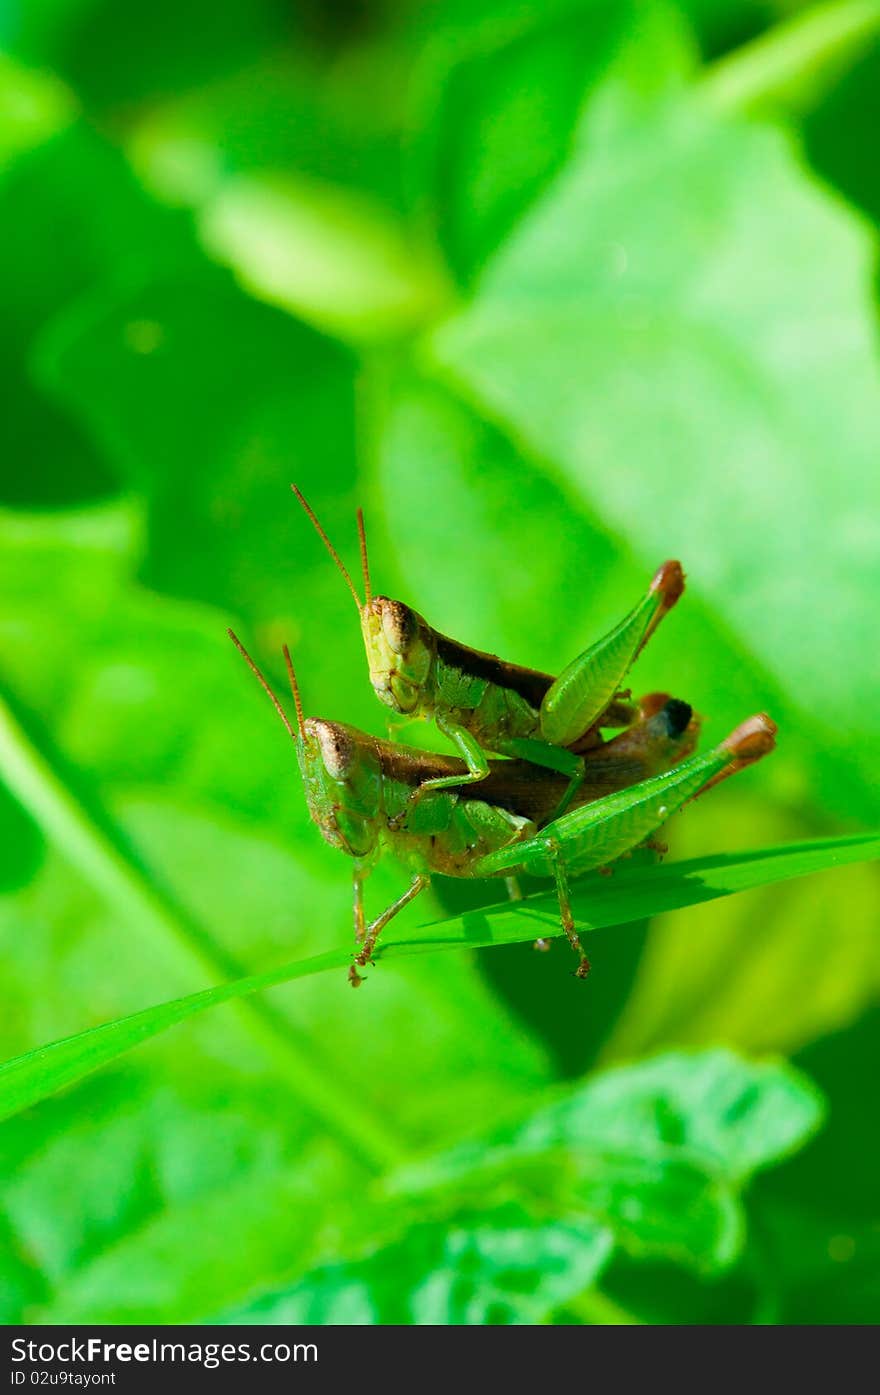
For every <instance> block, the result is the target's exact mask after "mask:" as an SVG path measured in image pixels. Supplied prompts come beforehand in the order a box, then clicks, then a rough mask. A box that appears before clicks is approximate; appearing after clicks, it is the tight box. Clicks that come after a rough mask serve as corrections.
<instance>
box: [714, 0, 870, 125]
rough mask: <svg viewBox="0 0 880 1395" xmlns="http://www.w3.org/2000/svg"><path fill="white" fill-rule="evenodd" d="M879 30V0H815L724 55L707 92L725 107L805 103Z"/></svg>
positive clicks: (741, 108) (748, 108)
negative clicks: (817, 0) (823, 0)
mask: <svg viewBox="0 0 880 1395" xmlns="http://www.w3.org/2000/svg"><path fill="white" fill-rule="evenodd" d="M878 32H880V3H878V0H843V3H838V4H826V5H816V6H815V7H814V8H812V9H810V10H807V11H806V12H805V13H803V14H797V15H794V16H793V17H792V18H791V19H788V20H785V21H783V22H782V23H781V24H778V25H776V26H775V27H774V28H773V29H770V30H769V31H768V32H767V33H766V34H761V35H760V36H759V37H758V38H757V39H753V40H752V42H751V43H748V44H744V45H743V47H742V48H740V49H736V50H735V51H734V52H733V53H731V54H729V55H728V56H727V57H725V58H722V59H720V60H719V61H718V62H717V63H715V64H714V65H713V66H712V67H711V68H709V70H708V72H707V73H706V76H705V78H704V79H703V83H702V87H703V91H704V92H705V93H706V95H707V96H708V98H709V99H710V101H711V102H712V103H713V105H714V106H715V107H717V108H718V109H719V110H721V111H725V112H750V111H753V110H754V109H755V108H758V107H762V106H765V105H767V104H768V103H772V104H776V105H780V104H781V105H784V106H787V107H789V108H798V107H803V106H804V105H805V104H807V103H809V102H810V101H811V100H815V98H816V93H817V89H818V90H821V88H822V87H823V86H824V85H826V84H828V83H830V82H833V81H834V79H835V77H836V76H837V75H838V74H839V72H840V71H841V70H842V69H845V67H846V65H847V64H848V63H851V62H853V61H854V60H855V59H856V58H857V57H858V56H859V55H860V53H861V52H862V50H863V49H865V48H866V47H867V45H868V44H869V43H870V41H871V39H872V38H873V37H874V35H875V34H877V33H878Z"/></svg>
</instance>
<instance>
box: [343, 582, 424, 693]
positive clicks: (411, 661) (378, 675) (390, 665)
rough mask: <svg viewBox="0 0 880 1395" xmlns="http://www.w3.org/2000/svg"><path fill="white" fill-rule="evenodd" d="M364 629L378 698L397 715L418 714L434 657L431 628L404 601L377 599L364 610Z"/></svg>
mask: <svg viewBox="0 0 880 1395" xmlns="http://www.w3.org/2000/svg"><path fill="white" fill-rule="evenodd" d="M361 630H362V632H363V636H364V647H365V649H366V651H367V662H368V664H369V666H370V682H371V683H372V685H373V689H374V690H375V693H376V696H377V697H378V698H379V699H380V701H381V702H384V703H385V705H386V707H391V708H393V709H394V711H395V712H401V713H413V712H417V711H418V709H419V708H420V706H421V704H422V702H423V700H424V696H425V693H424V688H425V684H426V681H427V679H428V675H429V673H430V671H431V663H432V660H433V658H434V643H433V631H432V630H431V628H430V626H429V625H428V624H426V622H425V621H424V620H423V619H422V617H421V615H419V614H418V613H417V612H416V611H415V610H412V609H411V608H410V607H409V606H408V605H404V604H403V602H402V601H393V600H391V599H390V598H389V597H388V596H374V597H373V598H372V599H371V600H369V601H367V602H366V603H365V605H364V606H363V607H362V609H361Z"/></svg>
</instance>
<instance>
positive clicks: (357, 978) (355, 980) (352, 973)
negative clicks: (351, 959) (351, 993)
mask: <svg viewBox="0 0 880 1395" xmlns="http://www.w3.org/2000/svg"><path fill="white" fill-rule="evenodd" d="M348 981H349V983H350V984H351V986H352V988H360V986H361V984H362V983H363V981H364V980H363V977H362V975H361V974H359V973H358V971H357V969H356V968H355V966H354V964H352V965H351V966H350V967H349V970H348Z"/></svg>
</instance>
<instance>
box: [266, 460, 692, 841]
mask: <svg viewBox="0 0 880 1395" xmlns="http://www.w3.org/2000/svg"><path fill="white" fill-rule="evenodd" d="M291 489H292V490H293V492H294V494H295V495H296V497H297V499H298V500H299V502H300V504H301V505H302V507H303V509H304V510H305V512H306V514H307V515H308V517H309V519H310V520H311V522H312V524H313V525H314V527H315V530H316V531H317V533H318V536H319V537H320V538H321V541H322V542H323V543H324V546H325V547H326V548H327V551H328V552H329V553H330V556H331V557H332V558H333V561H334V562H335V564H336V566H337V567H338V569H339V571H340V572H341V574H342V576H343V578H344V579H345V582H346V585H347V586H348V589H349V591H350V592H351V595H352V597H353V598H354V603H355V605H356V606H357V609H358V614H359V615H360V621H361V632H362V634H363V639H364V646H365V648H366V652H367V662H368V664H369V670H370V682H371V684H372V686H373V689H374V691H375V693H376V694H377V696H378V697H379V699H380V700H381V701H382V702H383V703H384V704H385V705H386V706H387V707H390V708H391V709H392V710H393V711H394V712H396V713H398V714H400V715H401V716H403V717H406V718H411V719H415V718H423V719H427V720H433V722H434V723H435V725H436V726H437V729H438V730H439V731H441V732H442V733H443V735H444V736H446V737H447V738H448V739H449V740H450V741H451V742H452V744H453V745H454V746H455V747H456V749H457V751H458V753H459V755H460V756H461V757H462V758H463V759H464V761H465V764H466V766H467V773H466V775H465V777H464V779H463V780H459V779H458V777H457V776H444V775H437V776H433V777H431V778H430V779H427V780H426V781H425V782H424V784H423V785H422V786H420V787H419V788H418V789H417V790H415V791H414V792H413V796H412V798H413V800H414V801H418V800H420V799H423V798H424V797H425V795H426V793H428V792H429V791H430V790H439V789H448V788H450V787H452V786H453V785H458V784H463V783H464V784H471V783H472V784H476V783H478V782H480V781H482V780H485V779H486V777H487V776H488V774H489V768H490V767H489V761H488V759H487V757H486V754H485V752H486V751H494V752H495V753H496V754H497V755H501V756H513V757H521V758H523V759H526V760H529V761H531V762H532V764H533V765H538V766H542V767H544V768H546V769H550V770H554V771H557V772H559V773H560V774H564V775H567V776H568V783H567V785H566V786H565V787H564V789H563V792H562V796H561V798H560V802H559V806H558V808H557V809H556V815H557V817H558V816H559V815H561V814H562V813H564V811H565V810H566V809H567V808H568V807H569V805H570V804H571V802H572V800H573V799H574V797H575V793H576V791H577V788H578V786H579V785H580V783H581V781H582V780H583V779H584V775H585V771H586V766H585V761H584V752H585V751H587V750H589V749H590V748H591V747H593V746H596V745H599V744H600V743H601V741H602V737H601V735H600V727H621V726H627V725H628V724H629V722H630V721H631V720H632V717H633V711H632V708H631V706H629V705H628V704H626V703H624V702H623V701H622V700H621V699H622V698H623V697H624V696H626V695H625V694H621V693H620V686H621V684H622V682H623V680H624V678H625V676H626V674H627V672H628V671H629V669H630V667H631V666H632V664H633V663H634V662H635V660H636V659H637V658H638V655H639V654H640V652H641V650H642V649H643V648H644V646H645V645H646V644H647V642H648V640H649V639H650V637H651V635H652V634H653V633H654V630H655V629H656V628H657V626H658V625H659V623H660V621H661V620H662V619H663V616H664V615H666V614H667V613H668V612H669V611H670V610H671V609H672V607H673V606H674V605H675V603H676V602H677V601H678V599H679V597H680V596H681V594H682V592H683V590H684V573H683V572H682V569H681V564H680V563H679V562H676V561H669V562H664V564H663V565H662V567H660V568H659V570H658V571H657V572H656V574H655V576H654V578H653V580H652V581H651V584H650V586H649V588H648V591H647V593H646V594H645V595H644V596H643V597H642V599H641V601H639V603H638V604H637V605H636V606H635V608H634V609H633V610H632V611H631V612H630V614H629V615H627V616H626V618H625V619H624V620H622V621H621V622H620V624H619V625H617V626H616V627H615V628H614V629H613V630H611V631H610V633H609V634H607V635H605V637H604V638H603V639H600V640H598V641H597V642H596V643H595V644H593V645H592V646H591V647H590V648H589V649H586V650H584V652H583V653H582V654H579V655H578V657H577V658H576V659H574V660H573V661H572V662H571V663H570V664H569V665H568V667H567V668H566V669H564V670H563V672H562V673H560V674H559V676H558V677H557V678H553V677H551V675H550V674H547V673H540V672H538V671H537V670H535V669H530V668H523V667H522V666H520V665H519V664H512V663H507V662H506V661H505V660H503V659H499V658H498V657H497V656H496V655H495V654H485V653H482V652H481V651H480V650H477V649H471V648H469V647H468V646H467V645H465V644H460V643H459V642H458V641H457V640H454V639H450V638H449V637H448V636H447V635H443V634H440V633H439V631H437V630H435V629H433V628H432V627H431V626H430V625H429V624H428V622H427V621H426V620H425V619H424V618H423V617H422V616H421V615H419V614H418V612H417V611H415V610H413V609H412V608H411V607H410V606H408V605H405V604H404V603H403V601H396V600H391V599H390V598H389V597H388V596H374V595H373V594H372V587H371V583H370V568H369V561H368V557H367V544H366V533H365V530H364V519H363V513H362V511H361V510H360V509H358V513H357V521H358V537H359V540H360V554H361V569H362V573H363V581H364V599H363V601H362V600H361V598H360V596H359V595H358V593H357V590H356V589H355V586H354V583H353V581H352V579H351V576H350V574H349V572H348V569H347V568H346V566H345V564H344V563H343V561H342V559H341V558H340V556H339V554H338V552H337V551H336V549H335V547H334V546H333V544H332V543H331V541H330V539H329V538H328V536H327V534H326V532H325V531H324V529H323V527H322V525H321V524H320V522H319V521H318V518H317V517H316V515H315V513H314V511H313V510H312V508H311V506H310V505H309V503H308V502H307V500H306V499H305V497H304V496H303V494H302V492H301V490H300V489H298V487H297V486H296V485H295V484H293V485H291ZM401 817H402V815H401Z"/></svg>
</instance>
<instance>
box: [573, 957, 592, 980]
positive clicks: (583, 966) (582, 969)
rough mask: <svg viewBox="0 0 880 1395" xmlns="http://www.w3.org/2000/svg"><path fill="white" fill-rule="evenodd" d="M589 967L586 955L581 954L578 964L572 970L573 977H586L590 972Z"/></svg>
mask: <svg viewBox="0 0 880 1395" xmlns="http://www.w3.org/2000/svg"><path fill="white" fill-rule="evenodd" d="M590 967H591V966H590V961H589V959H588V958H587V956H586V955H583V958H582V959H581V962H580V963H579V964H578V966H577V968H576V969H575V971H574V976H575V978H588V977H589V974H590Z"/></svg>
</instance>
